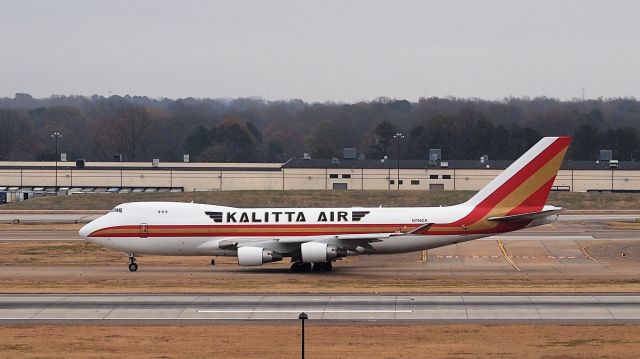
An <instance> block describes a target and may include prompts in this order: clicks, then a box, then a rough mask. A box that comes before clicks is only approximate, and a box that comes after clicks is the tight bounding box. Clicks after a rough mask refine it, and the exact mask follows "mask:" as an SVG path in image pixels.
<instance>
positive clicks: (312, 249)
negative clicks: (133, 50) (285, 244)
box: [300, 242, 348, 263]
mask: <svg viewBox="0 0 640 359" xmlns="http://www.w3.org/2000/svg"><path fill="white" fill-rule="evenodd" d="M300 251H301V252H302V261H303V262H305V263H322V262H328V261H330V260H332V259H336V258H342V257H346V256H347V254H348V253H347V250H346V249H342V248H338V247H334V246H330V245H328V244H326V243H316V242H307V243H302V244H301V245H300Z"/></svg>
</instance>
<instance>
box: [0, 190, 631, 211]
mask: <svg viewBox="0 0 640 359" xmlns="http://www.w3.org/2000/svg"><path fill="white" fill-rule="evenodd" d="M474 193H475V192H471V191H444V192H430V191H224V192H184V193H128V194H106V193H103V194H84V195H72V196H59V197H41V198H36V199H31V200H28V201H22V202H16V203H9V204H6V205H3V206H0V209H2V210H33V209H40V210H73V209H78V210H109V209H111V208H113V207H115V206H116V205H118V204H120V203H124V202H135V201H173V202H191V201H193V202H196V203H209V204H219V205H227V206H235V207H342V206H344V207H352V206H374V207H375V206H380V205H382V206H385V207H391V206H446V205H452V204H456V203H461V202H464V201H465V200H467V199H468V198H470V197H471V196H472V195H473V194H474ZM548 203H549V204H553V205H556V206H561V207H563V208H565V209H570V210H584V209H586V210H598V209H602V210H634V209H640V194H639V193H607V192H602V193H600V192H590V193H571V192H552V193H551V195H550V196H549V200H548Z"/></svg>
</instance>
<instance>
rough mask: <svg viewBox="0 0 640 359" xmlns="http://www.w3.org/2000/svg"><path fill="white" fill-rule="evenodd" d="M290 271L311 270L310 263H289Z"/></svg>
mask: <svg viewBox="0 0 640 359" xmlns="http://www.w3.org/2000/svg"><path fill="white" fill-rule="evenodd" d="M291 272H293V273H308V272H311V263H302V262H293V263H291Z"/></svg>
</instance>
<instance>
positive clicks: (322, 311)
mask: <svg viewBox="0 0 640 359" xmlns="http://www.w3.org/2000/svg"><path fill="white" fill-rule="evenodd" d="M302 312H305V313H413V310H375V309H373V310H358V309H351V310H349V309H345V310H302V309H300V310H289V309H283V310H198V313H222V314H224V313H245V314H248V313H266V314H269V313H271V314H274V313H302Z"/></svg>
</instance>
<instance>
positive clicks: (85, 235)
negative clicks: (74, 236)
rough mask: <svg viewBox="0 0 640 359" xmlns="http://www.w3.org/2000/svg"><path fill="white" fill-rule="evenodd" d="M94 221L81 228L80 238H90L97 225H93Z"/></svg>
mask: <svg viewBox="0 0 640 359" xmlns="http://www.w3.org/2000/svg"><path fill="white" fill-rule="evenodd" d="M93 222H94V221H92V222H89V223H87V224H85V225H84V226H83V227H82V228H80V231H79V232H78V233H79V234H80V237H83V238H88V237H89V235H90V234H91V233H92V232H93V231H94V228H95V225H94V224H93Z"/></svg>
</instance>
